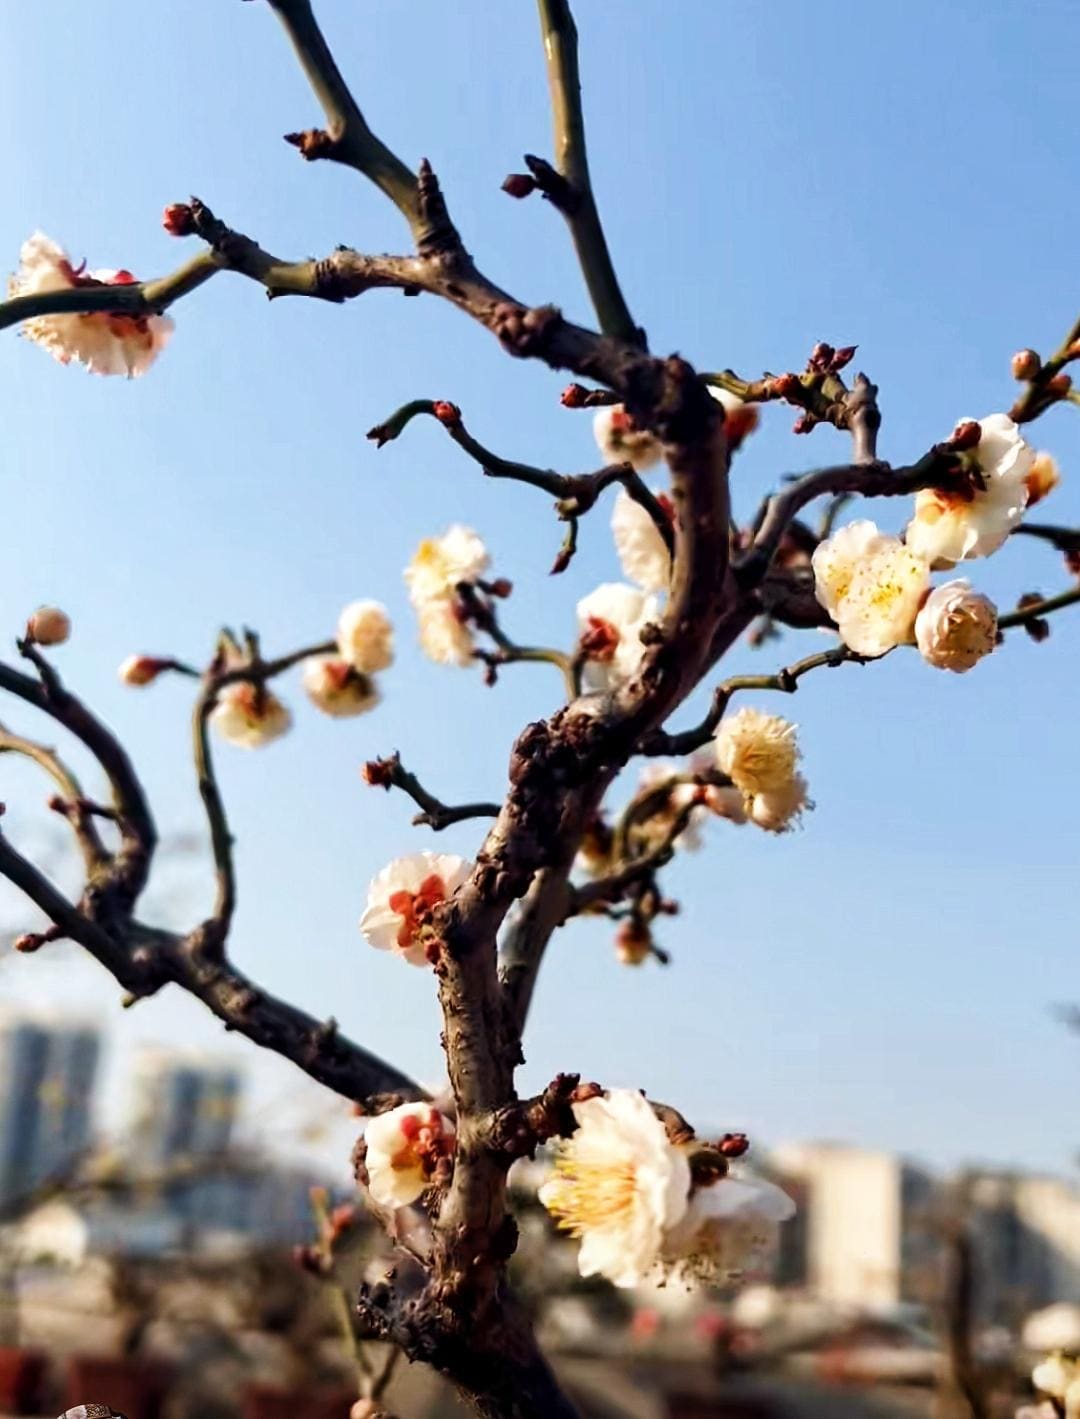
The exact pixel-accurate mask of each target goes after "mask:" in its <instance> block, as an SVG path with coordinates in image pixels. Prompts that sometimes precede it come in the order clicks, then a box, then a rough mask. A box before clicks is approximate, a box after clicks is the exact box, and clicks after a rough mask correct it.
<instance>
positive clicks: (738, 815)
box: [703, 784, 746, 824]
mask: <svg viewBox="0 0 1080 1419" xmlns="http://www.w3.org/2000/svg"><path fill="white" fill-rule="evenodd" d="M703 801H704V804H705V807H706V808H708V809H709V811H710V812H711V813H715V815H716V816H717V817H718V818H726V819H727V820H728V822H729V823H737V824H742V823H745V822H746V798H745V796H744V794H743V791H742V789H740V788H735V787H734V786H720V785H717V784H709V785H708V787H707V788H706V789H705V797H704V800H703Z"/></svg>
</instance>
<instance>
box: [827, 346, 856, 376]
mask: <svg viewBox="0 0 1080 1419" xmlns="http://www.w3.org/2000/svg"><path fill="white" fill-rule="evenodd" d="M858 348H859V347H858V345H841V346H840V348H839V349H838V350H834V351H833V357H832V359H831V360H830V361H829V369H830V370H831V371H832V373H833V374H836V373H837V372H838V371H839V370H842V369H843V368H844V366H845V365H849V364H851V362H852V360H853V359H854V358H855V351H856V350H857V349H858Z"/></svg>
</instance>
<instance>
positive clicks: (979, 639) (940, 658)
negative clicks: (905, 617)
mask: <svg viewBox="0 0 1080 1419" xmlns="http://www.w3.org/2000/svg"><path fill="white" fill-rule="evenodd" d="M915 644H916V645H917V646H918V647H919V653H920V654H921V655H922V658H923V659H924V660H925V661H926V662H927V663H928V664H930V665H933V666H936V668H937V669H938V670H954V671H956V672H957V673H961V672H963V671H965V670H970V669H971V667H972V666H973V665H975V664H976V663H977V662H978V661H980V660H981V659H982V658H983V656H984V655H989V654H990V652H991V651H992V650H993V649H994V647H995V646H996V645H997V607H996V606H995V605H994V603H993V602H992V601H991V600H990V598H989V597H988V596H984V595H983V594H982V592H980V591H973V590H972V587H971V583H970V582H968V581H947V582H945V584H944V585H943V586H938V587H935V588H934V590H933V591H932V592H931V593H930V595H929V596H928V597H927V598H926V601H925V602H924V603H923V607H922V610H921V611H920V612H919V614H918V616H916V618H915Z"/></svg>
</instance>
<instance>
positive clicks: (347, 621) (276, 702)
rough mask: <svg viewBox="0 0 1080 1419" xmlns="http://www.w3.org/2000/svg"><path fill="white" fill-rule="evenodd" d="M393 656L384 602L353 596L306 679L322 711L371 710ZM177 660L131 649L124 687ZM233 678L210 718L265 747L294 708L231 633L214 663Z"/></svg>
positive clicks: (245, 745) (242, 742) (233, 737)
mask: <svg viewBox="0 0 1080 1419" xmlns="http://www.w3.org/2000/svg"><path fill="white" fill-rule="evenodd" d="M393 661H394V628H393V625H392V624H391V621H390V617H389V615H388V614H387V611H386V608H385V606H383V605H381V604H380V603H379V602H378V601H370V600H364V601H353V602H350V603H349V605H348V606H346V607H345V608H344V610H343V611H342V612H341V615H340V616H339V618H338V625H337V637H336V646H335V649H334V650H333V651H328V652H325V653H322V654H318V655H310V656H308V657H307V658H306V659H305V660H304V661H303V663H302V667H301V681H302V684H303V687H304V691H305V693H306V694H307V696H308V699H309V700H310V701H311V703H312V704H313V705H314V706H315V708H316V709H318V710H321V711H322V713H323V714H327V715H330V716H332V717H333V718H335V719H343V718H350V717H354V716H356V715H361V714H366V713H367V712H368V711H369V710H371V709H374V708H375V706H376V705H377V704H378V703H379V691H378V688H377V685H376V682H375V679H374V676H375V675H376V674H378V673H379V672H380V671H383V670H388V669H389V668H390V666H391V665H392V664H393ZM175 663H176V662H175V661H173V660H170V659H166V658H163V657H160V656H152V655H130V656H128V658H127V659H126V660H125V661H124V662H123V663H122V664H121V666H120V670H119V675H120V679H121V680H122V681H123V683H124V684H125V685H132V686H142V685H149V684H152V683H153V681H154V680H156V679H157V678H158V676H159V675H160V674H161V673H162V672H163V671H165V670H169V669H171V668H173V667H174V666H175ZM215 669H216V670H217V672H218V673H219V674H221V675H223V676H229V675H235V678H230V679H227V680H226V682H225V683H224V684H223V685H222V686H221V687H220V688H219V689H218V690H217V692H216V694H215V697H214V707H213V709H212V710H211V713H210V724H211V725H212V726H213V728H214V731H215V733H217V734H218V735H219V736H220V737H221V738H222V739H224V740H225V741H226V743H228V744H232V745H234V746H236V747H237V748H240V749H259V748H262V747H263V745H265V744H269V743H272V742H273V740H275V739H279V738H280V737H281V736H282V735H283V734H285V733H286V732H287V731H288V730H289V729H290V728H291V727H292V713H291V711H290V710H289V708H288V706H287V705H286V704H284V703H283V702H282V701H281V700H280V699H279V698H278V696H277V695H275V694H274V692H273V691H272V690H271V689H270V688H269V686H268V685H267V684H266V679H265V676H263V675H260V673H259V666H258V665H257V664H256V663H254V662H253V661H252V659H251V656H250V655H249V654H248V653H247V652H245V651H244V650H242V649H241V648H240V646H238V645H237V644H236V643H235V642H234V641H232V639H231V638H230V637H228V636H226V637H224V638H223V640H222V645H221V650H220V654H219V662H218V663H217V665H216V666H215Z"/></svg>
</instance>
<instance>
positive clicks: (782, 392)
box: [769, 373, 802, 400]
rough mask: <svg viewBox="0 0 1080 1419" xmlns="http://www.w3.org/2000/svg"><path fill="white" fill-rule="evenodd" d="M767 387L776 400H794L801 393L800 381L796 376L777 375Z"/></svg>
mask: <svg viewBox="0 0 1080 1419" xmlns="http://www.w3.org/2000/svg"><path fill="white" fill-rule="evenodd" d="M769 386H770V389H771V392H772V393H773V394H774V395H775V397H776V398H777V399H790V400H795V399H797V398H798V396H799V395H800V394H801V393H802V380H801V379H800V378H799V376H798V375H797V374H791V373H788V374H778V375H777V376H776V378H775V379H772V380H770V381H769Z"/></svg>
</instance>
